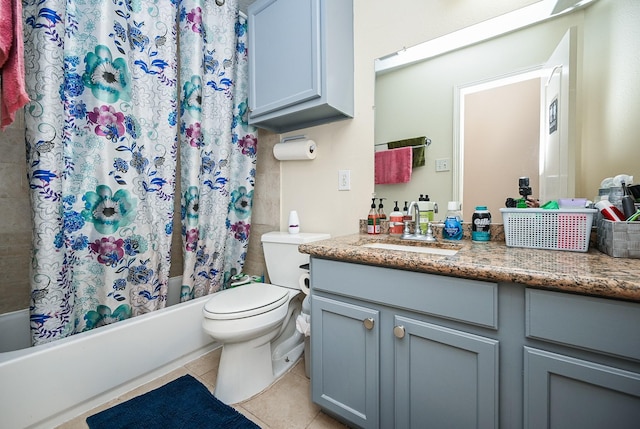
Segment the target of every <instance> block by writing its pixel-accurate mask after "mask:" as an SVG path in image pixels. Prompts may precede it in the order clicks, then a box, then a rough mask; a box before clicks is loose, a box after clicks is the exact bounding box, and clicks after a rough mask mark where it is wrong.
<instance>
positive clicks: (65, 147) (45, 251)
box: [24, 0, 255, 344]
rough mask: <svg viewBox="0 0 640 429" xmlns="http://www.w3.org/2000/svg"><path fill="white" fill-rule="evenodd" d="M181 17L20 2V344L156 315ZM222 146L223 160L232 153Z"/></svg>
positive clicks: (163, 278) (166, 261)
mask: <svg viewBox="0 0 640 429" xmlns="http://www.w3.org/2000/svg"><path fill="white" fill-rule="evenodd" d="M202 1H203V2H204V3H214V2H210V1H208V0H206V1H205V0H202ZM184 10H185V9H184V8H183V7H180V6H176V4H175V1H173V0H155V1H153V2H149V1H144V0H130V1H125V2H122V1H116V0H102V1H94V2H76V1H61V0H27V1H25V2H24V17H25V64H26V68H27V78H26V81H27V91H28V93H29V96H30V98H31V100H32V101H31V103H30V104H29V105H28V106H27V108H26V109H25V122H26V129H27V132H26V143H27V161H28V167H29V173H28V176H29V177H28V178H29V186H30V188H31V202H32V213H33V221H34V233H33V245H34V253H33V257H32V264H31V265H32V267H31V285H32V299H31V331H32V339H33V343H34V344H40V343H45V342H49V341H52V340H54V339H57V338H62V337H65V336H68V335H71V334H73V333H76V332H82V331H86V330H89V329H92V328H95V327H98V326H102V325H105V324H109V323H112V322H114V321H118V320H122V319H126V318H129V317H132V316H136V315H140V314H144V313H147V312H150V311H153V310H156V309H159V308H162V307H164V306H165V303H166V291H167V283H168V277H169V268H170V261H171V248H170V244H171V235H172V232H173V231H172V220H173V216H174V214H173V202H174V192H175V186H176V162H177V158H178V135H179V134H181V135H183V136H184V135H187V131H186V130H185V129H184V126H183V125H182V126H179V125H178V120H179V117H180V115H181V112H180V111H179V110H178V105H179V104H178V92H179V87H180V83H179V82H178V66H177V64H178V57H177V46H178V37H177V25H176V23H177V21H178V17H180V18H179V19H180V21H182V19H183V18H182V11H184ZM215 37H216V38H218V37H219V35H217V34H216V35H215ZM191 49H193V47H191ZM215 49H218V48H215ZM183 53H184V52H183ZM202 95H203V96H204V97H206V96H207V94H204V93H203V94H202ZM210 107H214V105H213V104H208V103H207V102H206V101H203V103H202V109H207V108H210ZM216 113H220V112H216ZM229 134H230V133H229ZM192 136H193V135H192ZM223 138H224V136H220V142H219V145H220V146H224V143H225V142H224V141H223V140H222V139H223ZM230 142H231V139H230V136H229V141H228V142H227V146H228V145H231V146H232V148H231V149H223V152H224V151H227V152H233V147H237V146H238V143H237V142H235V143H233V144H232V143H230ZM187 144H189V143H187ZM183 145H184V142H183ZM254 149H255V146H254ZM208 150H209V151H211V152H213V151H212V149H208ZM216 156H217V158H216V160H217V162H218V163H220V160H221V159H222V158H221V157H220V156H219V155H216ZM227 158H228V163H230V164H233V162H234V161H233V160H232V159H231V158H233V157H231V156H228V157H227ZM203 165H208V164H206V163H204V164H203ZM202 168H204V167H202ZM229 174H230V173H229ZM185 176H187V175H186V174H185ZM227 179H228V180H227V183H229V184H231V183H233V182H234V180H235V179H231V178H230V176H229V177H227ZM214 180H218V177H215V178H214ZM251 184H252V181H251ZM225 185H226V183H225ZM186 189H187V191H186V192H185V194H186V195H192V193H193V191H191V190H190V186H189V187H187V188H186ZM226 189H229V188H228V187H227V188H226ZM245 189H246V188H245ZM234 190H236V192H239V191H238V190H237V189H235V188H234V189H231V190H229V191H228V192H229V194H232V193H233V191H234ZM245 195H246V194H245ZM249 198H250V197H249ZM236 200H237V201H240V200H241V198H238V199H236ZM190 202H191V203H192V208H193V199H191V200H190ZM244 202H245V203H246V202H247V201H246V200H244ZM186 204H189V203H188V202H187V203H186ZM229 204H231V201H230V202H229ZM240 204H241V205H242V202H241V203H240ZM248 206H249V207H250V201H249V203H248ZM228 207H229V205H227V206H225V207H224V208H223V209H222V211H223V212H225V211H226V210H227V209H228ZM217 210H218V209H216V210H214V209H213V208H209V209H208V210H207V211H206V213H203V212H200V217H204V216H210V215H217V214H219V212H218V211H217ZM188 212H189V211H188V210H185V209H184V208H183V213H187V215H186V216H187V217H188ZM247 218H248V216H247ZM225 219H227V216H225ZM247 228H248V225H247ZM236 229H237V227H236ZM187 233H188V231H187ZM209 249H211V248H209ZM180 251H181V249H174V252H180ZM215 251H217V252H219V253H226V252H227V250H226V249H225V248H224V247H220V248H216V250H215ZM220 259H224V257H222V258H220ZM235 262H236V261H235V260H234V261H233V263H235ZM221 266H224V263H222V265H221ZM185 274H186V273H185ZM190 277H193V276H191V275H190Z"/></svg>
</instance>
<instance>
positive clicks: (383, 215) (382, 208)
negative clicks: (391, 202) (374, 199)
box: [378, 198, 387, 221]
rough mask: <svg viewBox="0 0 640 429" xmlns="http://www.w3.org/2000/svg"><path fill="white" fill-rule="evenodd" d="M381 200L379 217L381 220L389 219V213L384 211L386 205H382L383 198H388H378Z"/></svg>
mask: <svg viewBox="0 0 640 429" xmlns="http://www.w3.org/2000/svg"><path fill="white" fill-rule="evenodd" d="M378 199H379V200H380V204H378V219H380V221H383V220H387V215H386V214H385V212H384V206H383V205H382V200H386V198H378Z"/></svg>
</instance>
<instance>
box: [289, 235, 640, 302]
mask: <svg viewBox="0 0 640 429" xmlns="http://www.w3.org/2000/svg"><path fill="white" fill-rule="evenodd" d="M492 237H493V236H492ZM371 242H388V243H397V244H402V245H410V244H417V245H421V244H419V243H416V242H413V243H411V242H410V241H409V240H400V239H399V238H396V237H391V236H389V235H385V234H380V235H368V234H362V233H361V234H353V235H346V236H342V237H336V238H331V239H328V240H322V241H316V242H313V243H307V244H301V245H300V246H299V250H300V252H302V253H307V254H309V255H311V256H313V257H318V258H324V259H332V260H336V261H343V262H353V263H359V264H366V265H375V266H381V267H388V268H397V269H401V270H409V271H418V272H423V273H432V274H441V275H447V276H454V277H462V278H469V279H475V280H488V281H494V282H514V283H520V284H524V285H527V286H531V287H537V288H544V289H552V290H557V291H563V292H573V293H579V294H586V295H594V296H600V297H607V298H617V299H623V300H628V301H636V302H640V261H638V260H637V259H626V258H613V257H611V256H608V255H606V254H604V253H601V252H600V251H598V250H596V249H595V248H594V246H590V249H589V251H588V252H586V253H585V252H571V251H558V250H542V249H529V248H516V247H507V246H506V245H505V242H504V239H502V240H499V239H496V240H492V241H490V242H486V243H476V242H473V241H471V240H468V239H464V240H461V241H456V242H450V241H443V240H440V239H439V240H438V244H436V245H437V246H442V247H452V248H459V251H458V252H457V253H456V254H455V255H453V256H443V255H434V254H427V253H417V252H407V251H398V250H385V249H373V248H367V247H362V245H363V244H366V243H371ZM422 245H424V244H422ZM426 245H427V246H428V245H429V244H426Z"/></svg>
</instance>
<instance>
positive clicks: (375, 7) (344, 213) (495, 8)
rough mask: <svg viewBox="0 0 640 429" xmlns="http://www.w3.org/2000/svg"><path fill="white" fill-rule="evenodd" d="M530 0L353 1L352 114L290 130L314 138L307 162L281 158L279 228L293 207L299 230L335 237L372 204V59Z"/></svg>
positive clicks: (354, 229) (350, 228) (351, 226)
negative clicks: (346, 180) (344, 183)
mask: <svg viewBox="0 0 640 429" xmlns="http://www.w3.org/2000/svg"><path fill="white" fill-rule="evenodd" d="M532 3H536V1H533V0H499V1H497V0H496V1H492V2H482V4H481V5H479V4H478V2H477V0H456V1H455V2H451V1H432V0H430V1H426V0H403V1H396V2H390V1H388V0H354V33H355V34H354V39H355V40H354V44H355V46H354V48H355V64H354V65H355V117H354V118H353V119H349V120H346V121H340V122H335V123H333V124H327V125H321V126H318V127H313V128H308V129H304V130H299V131H295V132H293V133H289V134H291V135H294V134H306V135H307V136H308V137H310V138H313V139H314V140H315V141H316V142H317V143H318V147H319V149H318V156H317V158H316V159H315V160H314V161H311V162H288V163H286V162H283V163H280V169H281V197H282V198H281V201H282V203H281V210H280V228H281V230H285V229H286V222H287V215H288V213H289V211H290V210H294V209H295V210H297V211H298V213H299V215H300V225H301V230H302V231H303V232H304V231H307V232H312V231H314V232H315V231H318V232H328V233H330V234H332V235H333V236H338V235H344V234H349V233H354V232H357V231H358V220H359V219H361V218H366V216H367V213H368V211H369V206H370V204H371V200H370V198H371V193H372V192H373V189H374V183H373V142H374V83H375V73H374V68H373V62H374V59H376V58H379V57H382V56H384V55H387V54H389V53H391V52H395V51H397V50H400V49H402V48H403V47H408V46H413V45H416V44H418V43H421V42H424V41H426V40H429V39H432V38H435V37H438V36H441V35H443V34H447V33H449V32H451V31H455V30H458V29H460V28H463V27H466V26H469V25H472V24H475V23H478V22H481V21H484V20H486V19H489V18H492V17H495V16H498V15H502V14H504V13H507V12H510V11H512V10H515V9H519V8H521V7H523V6H526V5H529V4H532ZM338 170H351V191H338V190H337V189H338Z"/></svg>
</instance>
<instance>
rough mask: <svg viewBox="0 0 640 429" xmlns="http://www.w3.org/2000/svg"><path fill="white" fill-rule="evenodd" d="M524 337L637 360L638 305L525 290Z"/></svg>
mask: <svg viewBox="0 0 640 429" xmlns="http://www.w3.org/2000/svg"><path fill="white" fill-rule="evenodd" d="M526 321H527V322H526V333H527V336H528V337H529V338H537V339H542V340H547V341H552V342H555V343H560V344H565V345H569V346H574V347H578V348H582V349H588V350H594V351H598V352H602V353H607V354H612V355H616V356H622V357H626V358H631V359H636V360H640V328H639V327H640V305H638V304H634V303H630V302H624V301H616V300H612V299H604V298H594V297H587V296H579V295H570V294H566V293H560V292H550V291H543V290H535V289H527V291H526Z"/></svg>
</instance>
